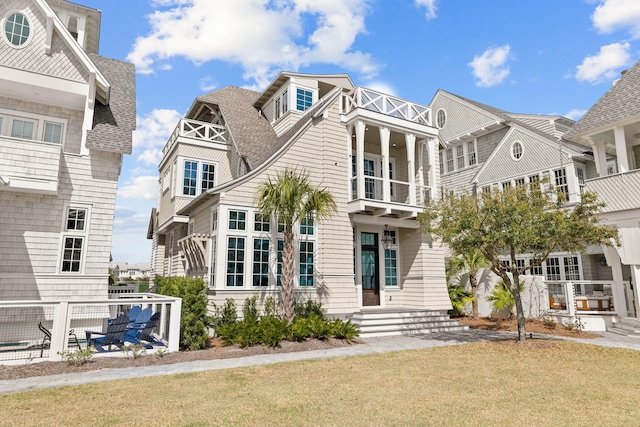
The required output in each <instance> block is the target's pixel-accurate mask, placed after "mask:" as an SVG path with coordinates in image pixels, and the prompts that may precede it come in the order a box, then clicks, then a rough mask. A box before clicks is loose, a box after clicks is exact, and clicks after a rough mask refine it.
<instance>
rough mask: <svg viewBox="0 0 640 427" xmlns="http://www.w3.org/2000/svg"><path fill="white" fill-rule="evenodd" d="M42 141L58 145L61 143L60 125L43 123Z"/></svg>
mask: <svg viewBox="0 0 640 427" xmlns="http://www.w3.org/2000/svg"><path fill="white" fill-rule="evenodd" d="M42 140H43V141H45V142H55V143H56V144H60V143H61V142H62V125H61V124H60V123H51V122H45V123H44V135H43V136H42Z"/></svg>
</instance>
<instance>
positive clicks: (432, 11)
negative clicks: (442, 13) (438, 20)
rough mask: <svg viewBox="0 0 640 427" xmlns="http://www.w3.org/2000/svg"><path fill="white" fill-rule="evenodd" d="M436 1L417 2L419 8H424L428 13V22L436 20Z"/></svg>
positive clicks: (416, 0)
mask: <svg viewBox="0 0 640 427" xmlns="http://www.w3.org/2000/svg"><path fill="white" fill-rule="evenodd" d="M436 1H437V0H415V2H416V6H418V7H421V6H422V7H424V8H425V9H426V10H427V11H426V13H425V15H426V17H427V21H430V20H432V19H433V18H435V17H436V16H437V15H436V9H437V8H436Z"/></svg>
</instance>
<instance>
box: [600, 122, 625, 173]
mask: <svg viewBox="0 0 640 427" xmlns="http://www.w3.org/2000/svg"><path fill="white" fill-rule="evenodd" d="M613 136H614V138H615V140H616V157H617V159H618V172H620V173H623V172H629V170H630V168H629V157H628V156H627V144H626V142H625V139H624V128H623V127H622V126H616V127H615V128H613ZM605 170H606V169H605Z"/></svg>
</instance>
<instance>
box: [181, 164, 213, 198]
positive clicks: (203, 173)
mask: <svg viewBox="0 0 640 427" xmlns="http://www.w3.org/2000/svg"><path fill="white" fill-rule="evenodd" d="M215 185H216V165H215V164H212V163H200V162H197V161H194V160H185V161H184V171H183V182H182V195H183V196H196V195H198V194H201V193H204V192H205V191H207V190H208V189H210V188H213V187H215Z"/></svg>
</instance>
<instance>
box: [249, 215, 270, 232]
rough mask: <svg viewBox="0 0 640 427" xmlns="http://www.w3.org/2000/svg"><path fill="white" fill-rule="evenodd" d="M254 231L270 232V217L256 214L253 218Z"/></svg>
mask: <svg viewBox="0 0 640 427" xmlns="http://www.w3.org/2000/svg"><path fill="white" fill-rule="evenodd" d="M253 231H263V232H266V233H268V232H269V217H268V216H266V215H263V214H261V213H258V212H256V213H255V215H254V217H253Z"/></svg>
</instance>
